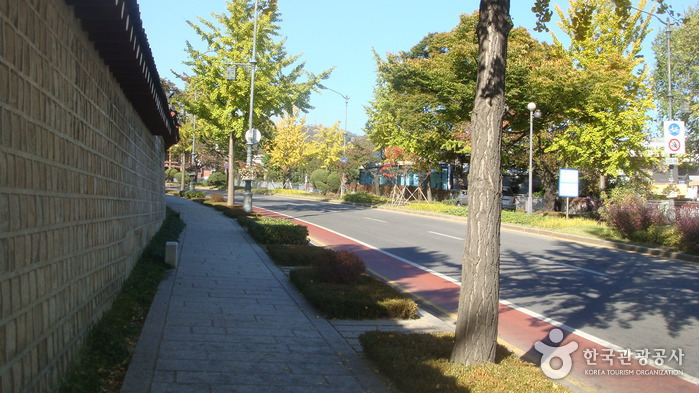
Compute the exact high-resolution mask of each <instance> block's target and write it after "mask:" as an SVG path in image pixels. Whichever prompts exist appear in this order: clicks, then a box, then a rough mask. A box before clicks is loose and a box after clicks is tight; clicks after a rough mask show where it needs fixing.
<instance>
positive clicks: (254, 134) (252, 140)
mask: <svg viewBox="0 0 699 393" xmlns="http://www.w3.org/2000/svg"><path fill="white" fill-rule="evenodd" d="M261 137H262V135H261V134H260V130H258V129H257V128H251V129H249V130H248V131H247V132H246V133H245V140H246V141H247V142H248V143H249V144H251V145H254V144H256V143H257V142H259V141H260V138H261Z"/></svg>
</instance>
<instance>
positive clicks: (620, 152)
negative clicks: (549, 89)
mask: <svg viewBox="0 0 699 393" xmlns="http://www.w3.org/2000/svg"><path fill="white" fill-rule="evenodd" d="M646 3H647V2H646V1H645V0H643V1H640V2H639V3H638V7H639V8H640V9H643V8H644V7H645V6H646ZM614 10H615V5H614V3H613V2H612V1H611V0H606V1H599V0H572V1H571V2H570V8H569V9H568V12H567V14H566V13H564V12H563V11H561V10H560V8H557V11H558V14H559V15H560V17H561V20H562V22H561V23H560V26H561V28H562V30H563V31H564V32H565V33H566V34H567V35H568V37H569V38H570V40H571V44H570V49H568V51H567V55H568V57H569V59H570V64H571V65H572V68H573V70H574V71H573V74H575V75H573V77H572V79H569V81H568V83H569V84H572V85H573V86H574V89H573V90H572V92H573V93H574V94H575V95H574V96H573V97H565V99H566V100H567V102H568V105H569V107H568V108H566V110H565V112H564V115H565V118H566V119H565V121H566V124H565V126H564V127H562V129H563V131H564V132H559V133H557V134H556V135H555V136H554V137H553V139H552V143H551V145H550V146H549V147H548V149H547V152H550V153H553V154H555V155H557V156H559V157H561V158H562V160H563V161H564V162H565V163H566V164H567V165H568V166H570V167H572V168H578V169H581V170H583V171H585V172H587V173H590V174H592V175H596V176H598V177H599V178H600V179H601V181H600V188H601V189H604V188H605V187H604V178H605V177H607V176H613V177H616V176H618V174H619V172H620V171H624V172H625V173H627V174H631V173H633V172H638V171H639V170H640V169H642V168H643V167H647V160H644V159H643V158H644V154H645V152H646V150H647V149H646V148H645V145H644V144H645V141H646V138H647V136H648V134H647V132H646V129H647V122H648V121H649V120H650V118H649V117H648V115H647V113H648V111H649V110H650V109H651V108H652V107H653V94H652V91H651V89H650V79H649V73H648V70H647V67H646V66H645V64H644V62H643V57H642V56H640V51H641V49H642V43H643V40H644V38H645V37H646V35H647V34H648V31H649V30H648V24H649V17H648V16H645V17H644V14H643V13H641V11H633V12H630V13H628V14H623V15H620V14H617V13H615V12H614ZM581 15H583V17H582V18H581ZM583 25H584V26H583ZM556 44H557V45H561V44H560V42H559V41H556ZM569 76H570V75H569ZM544 83H545V82H544ZM561 98H562V97H561V96H560V95H559V96H558V99H561Z"/></svg>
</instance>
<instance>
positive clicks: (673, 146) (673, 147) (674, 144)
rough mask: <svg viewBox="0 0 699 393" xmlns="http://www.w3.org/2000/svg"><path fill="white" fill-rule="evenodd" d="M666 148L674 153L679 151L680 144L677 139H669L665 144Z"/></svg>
mask: <svg viewBox="0 0 699 393" xmlns="http://www.w3.org/2000/svg"><path fill="white" fill-rule="evenodd" d="M667 147H668V148H669V149H670V151H674V152H676V151H679V150H680V148H681V147H682V144H681V143H680V141H679V140H677V139H670V141H669V142H668V143H667Z"/></svg>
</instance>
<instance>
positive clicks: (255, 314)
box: [121, 197, 389, 393]
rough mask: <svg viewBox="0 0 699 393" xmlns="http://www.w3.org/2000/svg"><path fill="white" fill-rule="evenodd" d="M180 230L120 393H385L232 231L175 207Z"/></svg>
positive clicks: (220, 220) (197, 211)
mask: <svg viewBox="0 0 699 393" xmlns="http://www.w3.org/2000/svg"><path fill="white" fill-rule="evenodd" d="M167 203H168V206H170V207H171V208H173V209H174V210H176V211H178V212H180V215H181V217H182V219H183V220H184V221H185V222H186V223H187V227H186V228H185V231H184V232H183V234H182V236H181V238H180V253H179V255H180V259H179V263H178V268H177V269H176V270H175V271H174V272H172V273H171V274H170V275H169V276H168V277H167V278H166V280H164V281H163V282H162V283H161V286H160V288H159V290H158V292H157V294H156V297H155V299H154V302H153V305H152V307H151V310H150V313H149V315H148V318H147V321H146V325H145V326H144V330H143V332H142V335H141V338H140V340H139V342H138V345H137V347H136V351H135V354H134V356H133V360H132V362H131V364H130V367H129V370H128V373H127V375H126V379H125V381H124V385H123V387H122V390H121V391H122V392H124V393H131V392H133V393H145V392H153V393H155V392H168V393H177V392H187V393H198V392H206V393H219V392H220V393H223V392H241V393H244V392H255V393H264V392H275V393H279V392H289V393H295V392H304V393H306V392H333V393H345V392H347V393H357V392H376V393H382V392H389V389H388V387H387V385H386V383H385V381H384V380H383V379H382V378H381V377H380V376H379V375H377V374H376V373H375V372H374V371H373V370H372V368H371V366H370V365H369V363H368V361H367V360H366V359H364V358H363V357H362V355H361V354H360V353H358V352H357V350H356V347H353V346H352V345H350V344H349V343H348V342H347V341H346V340H345V338H344V337H343V336H342V335H341V333H340V332H341V329H338V328H336V327H334V326H333V325H332V324H330V323H329V322H328V321H327V320H325V319H324V318H321V317H320V316H319V315H317V313H316V312H315V311H314V310H313V309H312V308H311V307H310V306H309V305H308V303H307V302H306V301H305V300H304V299H303V297H301V296H300V295H299V294H298V292H297V291H296V290H295V288H293V287H292V286H291V284H290V283H289V281H288V279H287V278H286V277H285V276H284V274H283V273H282V272H281V270H279V269H278V268H277V267H276V266H274V264H273V263H272V262H271V261H270V260H269V258H268V257H267V255H266V254H265V253H264V252H263V251H262V250H261V249H260V248H259V246H257V244H256V243H255V242H254V241H253V240H252V239H251V238H250V237H249V236H248V235H247V233H245V232H244V230H243V229H241V228H240V226H239V225H238V224H237V222H235V221H233V220H231V219H229V218H227V217H225V216H224V215H222V214H221V213H220V212H217V211H215V210H214V209H211V208H208V207H205V206H201V205H199V204H197V203H194V202H190V201H186V200H183V199H180V198H176V197H167Z"/></svg>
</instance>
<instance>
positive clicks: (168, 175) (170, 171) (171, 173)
mask: <svg viewBox="0 0 699 393" xmlns="http://www.w3.org/2000/svg"><path fill="white" fill-rule="evenodd" d="M179 173H180V171H178V170H177V169H175V168H167V169H166V170H165V181H174V180H175V177H176V176H177V175H179Z"/></svg>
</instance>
